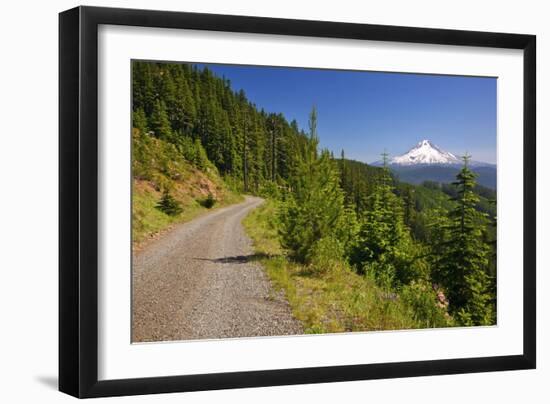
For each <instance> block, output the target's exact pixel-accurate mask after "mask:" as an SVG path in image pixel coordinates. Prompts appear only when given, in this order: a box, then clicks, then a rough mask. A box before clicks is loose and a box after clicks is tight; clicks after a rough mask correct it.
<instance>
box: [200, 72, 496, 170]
mask: <svg viewBox="0 0 550 404" xmlns="http://www.w3.org/2000/svg"><path fill="white" fill-rule="evenodd" d="M200 66H205V65H200ZM206 66H208V67H209V68H210V69H211V70H213V71H214V72H215V73H216V75H218V76H225V77H226V78H227V79H229V80H230V81H231V87H232V88H233V89H234V90H236V91H238V90H240V89H243V90H244V91H245V93H246V95H247V97H248V99H249V100H250V101H252V102H253V103H255V104H256V105H257V106H258V107H259V108H264V109H265V110H266V111H269V112H277V113H279V112H282V113H283V114H284V115H285V116H286V118H287V119H288V120H289V121H290V120H292V119H296V120H297V121H298V125H299V126H300V127H301V128H304V129H306V130H307V122H308V114H309V112H310V111H311V107H312V105H315V106H316V107H317V111H318V132H319V137H320V139H321V146H322V147H324V148H328V149H330V150H332V151H334V153H335V154H338V155H339V153H340V150H341V149H342V148H343V149H344V150H345V152H346V157H348V158H352V159H355V160H359V161H364V162H369V163H370V162H373V161H375V160H379V159H380V153H382V152H383V151H384V149H386V150H387V151H388V153H390V155H391V156H395V155H399V154H402V153H405V152H406V151H408V150H409V149H410V148H411V147H413V146H414V145H415V144H416V143H418V142H419V141H420V140H422V139H429V140H431V141H432V142H433V143H435V144H436V145H438V146H440V147H441V148H442V149H444V150H446V151H450V152H452V153H454V154H457V155H462V154H464V153H465V152H468V153H469V154H471V155H472V158H473V159H474V160H479V161H485V162H488V163H495V162H496V91H497V89H496V87H497V80H496V79H495V78H481V77H462V76H441V75H418V74H401V73H379V72H357V71H338V70H320V69H301V68H279V67H261V66H236V65H213V64H208V65H206Z"/></svg>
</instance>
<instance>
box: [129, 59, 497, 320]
mask: <svg viewBox="0 0 550 404" xmlns="http://www.w3.org/2000/svg"><path fill="white" fill-rule="evenodd" d="M132 108H133V128H134V129H133V130H134V133H133V145H134V156H133V175H134V178H135V179H136V178H137V179H142V180H145V181H148V182H150V183H152V184H153V186H154V187H155V188H157V189H159V190H160V191H159V192H162V193H163V194H164V196H163V200H162V201H159V202H160V203H164V204H166V203H167V202H166V201H168V202H170V203H173V202H172V200H171V199H170V195H169V193H170V189H169V186H167V185H164V184H165V182H163V181H164V177H165V176H171V178H177V177H178V175H179V174H178V173H177V172H174V168H173V166H172V165H171V160H169V161H164V162H163V166H162V167H161V168H158V169H156V170H152V168H151V167H152V166H153V165H155V164H157V165H158V160H159V157H158V154H155V155H153V154H151V152H150V151H149V149H148V148H150V147H151V146H150V145H151V144H154V145H155V148H156V149H155V150H167V151H169V153H174V156H175V155H177V158H175V159H176V160H177V159H183V161H185V162H186V164H191V165H192V166H193V167H194V168H195V169H196V170H198V171H200V172H208V170H210V168H212V169H215V170H216V171H217V172H218V173H219V175H220V177H221V178H223V181H224V183H225V184H226V185H227V186H228V187H230V188H231V189H233V190H235V191H236V192H244V193H254V194H258V195H261V196H264V197H266V198H268V199H269V200H270V201H273V203H274V204H276V206H277V209H276V217H273V218H270V220H271V222H270V223H271V224H270V225H272V226H273V228H274V229H276V234H277V240H278V242H280V244H281V246H282V247H283V248H284V250H285V254H286V256H287V257H288V259H289V260H291V261H292V262H293V263H296V265H303V266H304V267H305V268H308V270H309V271H311V273H312V274H313V275H312V276H317V277H327V279H329V278H330V276H329V275H327V273H328V272H330V271H331V270H335V269H334V268H339V269H340V270H343V271H352V272H353V273H354V274H357V275H358V276H361V277H363V278H364V279H368V280H369V281H372V282H373V283H374V284H376V285H377V286H376V287H377V288H379V290H380V292H379V293H378V292H377V293H378V294H376V296H381V297H379V298H380V299H386V300H388V301H394V300H396V299H397V300H399V299H401V300H400V303H399V305H400V307H401V308H400V310H402V313H404V314H403V316H408V318H412V319H413V320H411V321H413V322H414V326H416V327H434V326H437V327H439V326H450V325H480V324H484V325H488V324H495V322H496V300H495V299H496V194H495V192H494V191H493V190H491V189H488V188H485V187H481V186H479V185H478V184H477V182H476V174H475V173H474V172H472V170H471V169H470V168H469V167H468V159H467V158H466V159H465V163H464V166H463V167H462V168H461V169H460V170H459V171H458V173H456V175H455V177H454V178H453V182H452V183H448V182H447V181H445V182H434V181H428V182H424V183H420V184H410V183H406V182H401V181H400V180H399V178H397V177H396V176H394V174H392V172H391V171H390V169H389V167H387V166H385V165H384V166H382V167H374V166H370V165H367V164H365V163H362V162H358V161H353V160H349V159H347V158H346V156H345V151H344V150H342V151H341V153H340V154H339V155H336V156H335V155H333V153H331V152H329V151H327V150H321V149H320V147H319V136H318V133H317V120H318V119H322V117H318V116H317V111H316V110H315V108H313V109H312V112H311V115H310V120H309V125H308V130H307V132H306V131H304V130H303V129H302V128H299V127H298V124H297V122H296V121H295V120H292V121H289V120H288V118H287V117H285V116H283V115H282V114H280V113H275V112H273V111H269V112H268V111H265V110H263V109H260V108H259V107H257V106H256V105H254V104H253V103H252V102H250V101H249V100H248V99H247V97H246V94H245V92H244V91H243V90H240V91H235V90H234V89H232V87H231V82H230V81H229V80H228V79H226V78H221V77H217V76H216V75H214V74H213V73H212V71H211V70H209V69H208V68H202V67H200V68H199V67H197V66H193V65H189V64H183V63H182V64H179V63H153V62H139V61H134V62H133V63H132ZM176 171H177V170H176ZM159 173H160V174H159ZM176 202H177V201H176ZM331 268H332V269H331ZM377 290H378V289H377ZM388 304H389V303H388ZM384 307H386V306H384ZM388 307H389V306H388ZM386 308H387V307H386ZM384 310H385V309H384ZM388 310H389V309H388ZM399 324H402V326H405V325H406V324H408V326H412V325H410V324H413V323H411V322H400V323H399ZM396 327H398V326H396Z"/></svg>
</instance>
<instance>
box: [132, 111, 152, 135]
mask: <svg viewBox="0 0 550 404" xmlns="http://www.w3.org/2000/svg"><path fill="white" fill-rule="evenodd" d="M132 126H133V127H134V128H136V129H138V130H139V131H140V133H143V134H147V133H148V132H149V126H148V124H147V116H146V115H145V111H144V110H143V108H138V109H137V110H136V111H135V112H134V113H133V114H132Z"/></svg>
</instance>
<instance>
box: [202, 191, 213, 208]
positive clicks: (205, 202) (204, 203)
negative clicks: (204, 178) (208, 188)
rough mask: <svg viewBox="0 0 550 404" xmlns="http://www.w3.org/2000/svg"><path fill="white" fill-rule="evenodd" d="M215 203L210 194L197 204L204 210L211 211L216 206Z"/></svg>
mask: <svg viewBox="0 0 550 404" xmlns="http://www.w3.org/2000/svg"><path fill="white" fill-rule="evenodd" d="M216 202H217V201H216V198H214V195H212V194H208V196H207V197H206V198H204V199H202V200H201V201H199V203H200V204H201V205H202V206H204V207H205V208H206V209H211V208H212V207H213V206H214V205H215V204H216Z"/></svg>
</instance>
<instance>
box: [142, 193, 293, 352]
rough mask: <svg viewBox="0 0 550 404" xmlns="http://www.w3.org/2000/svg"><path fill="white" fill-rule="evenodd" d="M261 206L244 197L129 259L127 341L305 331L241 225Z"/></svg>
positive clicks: (195, 221)
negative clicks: (129, 323) (129, 338)
mask: <svg viewBox="0 0 550 404" xmlns="http://www.w3.org/2000/svg"><path fill="white" fill-rule="evenodd" d="M262 202H263V200H262V199H260V198H254V197H246V200H245V201H244V202H243V203H239V204H237V205H232V206H229V207H226V208H222V209H219V210H216V211H214V212H212V213H209V214H207V215H205V216H202V217H199V218H197V219H195V220H193V221H191V222H188V223H184V224H181V225H178V226H176V227H175V228H174V229H172V230H171V231H170V232H168V233H167V234H165V235H164V236H163V237H161V238H159V239H158V240H155V241H154V242H152V243H150V244H149V245H147V247H146V248H145V249H144V250H142V251H140V252H138V253H137V254H135V255H134V256H133V272H132V341H133V342H146V341H170V340H187V339H198V338H230V337H252V336H269V335H296V334H301V333H302V332H303V330H302V327H301V325H300V323H299V322H298V321H297V320H296V319H294V317H293V316H292V314H291V311H290V307H289V305H288V302H287V301H286V300H285V298H284V296H283V295H281V293H276V292H275V291H274V290H273V288H272V286H271V283H270V281H269V279H268V278H267V276H266V274H265V273H264V269H263V268H262V266H261V264H260V263H259V262H257V257H256V256H255V255H254V253H253V248H252V243H251V241H250V239H249V238H248V236H247V235H246V233H245V231H244V229H243V227H242V225H241V220H242V219H243V218H244V217H245V216H246V215H247V214H248V213H249V212H250V211H251V210H252V209H254V208H256V207H258V206H259V205H260V204H261V203H262Z"/></svg>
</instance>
